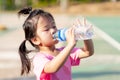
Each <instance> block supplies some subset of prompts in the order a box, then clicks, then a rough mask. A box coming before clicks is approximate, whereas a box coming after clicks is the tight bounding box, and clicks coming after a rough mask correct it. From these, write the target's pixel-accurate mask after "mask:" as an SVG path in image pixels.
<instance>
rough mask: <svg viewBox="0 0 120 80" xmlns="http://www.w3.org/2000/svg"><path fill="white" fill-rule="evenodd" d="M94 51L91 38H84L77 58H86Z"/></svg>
mask: <svg viewBox="0 0 120 80" xmlns="http://www.w3.org/2000/svg"><path fill="white" fill-rule="evenodd" d="M93 53H94V45H93V42H92V39H89V40H84V47H83V48H82V52H81V53H79V58H80V59H82V58H86V57H89V56H92V55H93Z"/></svg>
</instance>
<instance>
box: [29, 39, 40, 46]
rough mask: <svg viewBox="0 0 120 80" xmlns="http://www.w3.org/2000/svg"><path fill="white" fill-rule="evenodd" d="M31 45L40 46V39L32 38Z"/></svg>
mask: <svg viewBox="0 0 120 80" xmlns="http://www.w3.org/2000/svg"><path fill="white" fill-rule="evenodd" d="M31 41H32V43H33V44H35V45H39V44H40V38H38V37H34V38H32V39H31Z"/></svg>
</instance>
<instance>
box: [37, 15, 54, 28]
mask: <svg viewBox="0 0 120 80" xmlns="http://www.w3.org/2000/svg"><path fill="white" fill-rule="evenodd" d="M54 24H55V21H54V20H53V19H52V18H50V17H40V18H39V20H38V26H40V27H45V26H46V25H54Z"/></svg>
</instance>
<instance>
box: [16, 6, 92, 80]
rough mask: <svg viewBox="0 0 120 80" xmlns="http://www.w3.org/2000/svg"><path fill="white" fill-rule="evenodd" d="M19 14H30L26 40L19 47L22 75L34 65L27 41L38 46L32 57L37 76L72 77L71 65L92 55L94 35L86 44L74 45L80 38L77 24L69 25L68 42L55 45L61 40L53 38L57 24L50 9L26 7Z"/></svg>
mask: <svg viewBox="0 0 120 80" xmlns="http://www.w3.org/2000/svg"><path fill="white" fill-rule="evenodd" d="M18 14H19V15H21V14H29V16H28V17H27V19H26V20H25V22H24V24H23V29H24V32H25V40H24V41H23V42H22V43H21V45H20V47H19V54H20V57H21V62H22V70H21V74H22V75H23V74H24V73H29V71H30V69H31V63H30V59H29V58H28V55H27V54H28V53H29V52H31V51H30V50H28V49H27V48H26V41H29V42H30V43H31V44H32V46H33V47H35V48H36V49H38V50H39V51H38V53H37V54H36V55H35V56H34V59H33V66H34V68H33V71H34V73H35V75H36V78H37V80H72V78H71V66H75V65H79V63H80V59H82V58H86V57H89V56H91V55H93V53H94V47H93V43H92V40H91V39H89V40H84V47H83V48H75V45H76V43H77V41H76V40H75V36H74V28H69V29H68V31H67V32H66V41H67V45H66V46H65V47H61V48H56V47H55V45H56V44H57V43H58V40H57V39H54V38H53V35H54V34H55V33H56V31H57V27H56V24H55V20H54V18H53V16H52V15H51V14H50V13H48V12H45V11H43V10H41V9H34V10H32V8H24V9H22V10H20V11H19V13H18ZM84 23H85V21H84ZM79 24H80V23H77V24H75V25H79ZM85 24H86V23H85Z"/></svg>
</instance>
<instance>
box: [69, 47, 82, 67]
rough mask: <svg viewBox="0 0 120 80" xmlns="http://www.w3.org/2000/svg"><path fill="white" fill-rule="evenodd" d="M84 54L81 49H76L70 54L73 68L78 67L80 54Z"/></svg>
mask: <svg viewBox="0 0 120 80" xmlns="http://www.w3.org/2000/svg"><path fill="white" fill-rule="evenodd" d="M81 52H82V50H81V49H80V48H74V49H73V50H72V51H71V54H70V60H71V65H72V66H77V65H79V64H80V58H79V54H80V53H81Z"/></svg>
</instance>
